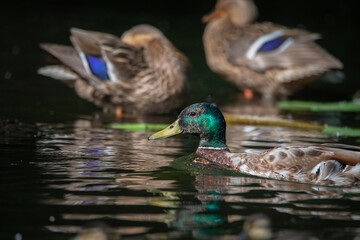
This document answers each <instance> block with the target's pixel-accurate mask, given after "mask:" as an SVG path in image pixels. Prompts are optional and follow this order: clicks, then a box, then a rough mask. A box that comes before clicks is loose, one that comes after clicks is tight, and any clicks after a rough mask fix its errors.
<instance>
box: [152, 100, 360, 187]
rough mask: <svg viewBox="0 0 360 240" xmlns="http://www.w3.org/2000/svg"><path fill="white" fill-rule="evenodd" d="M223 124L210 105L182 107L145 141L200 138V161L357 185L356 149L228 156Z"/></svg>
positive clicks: (359, 163) (359, 162)
mask: <svg viewBox="0 0 360 240" xmlns="http://www.w3.org/2000/svg"><path fill="white" fill-rule="evenodd" d="M225 131H226V123H225V119H224V117H223V115H222V113H221V111H220V110H219V109H218V108H217V107H216V106H215V105H213V104H209V103H197V104H193V105H191V106H189V107H187V108H185V109H184V110H183V111H182V112H181V113H180V115H179V116H178V119H177V120H176V121H175V122H174V123H173V124H171V125H170V126H169V127H167V128H165V129H164V130H162V131H160V132H157V133H155V134H153V135H151V136H150V137H149V140H152V139H159V138H167V137H170V136H173V135H177V134H180V133H188V134H193V135H196V136H199V137H200V144H199V146H198V148H197V150H196V156H197V158H198V159H200V162H201V161H205V162H209V163H212V164H216V165H219V166H222V167H226V168H230V169H233V170H236V171H239V172H241V173H245V174H250V175H254V176H259V177H265V178H271V179H278V180H286V181H294V182H301V183H311V184H318V185H349V184H354V183H358V182H360V147H355V146H348V145H342V144H320V145H317V146H284V147H277V148H274V149H270V150H266V151H264V152H262V153H258V154H256V153H232V152H230V150H229V148H228V147H227V145H226V135H225Z"/></svg>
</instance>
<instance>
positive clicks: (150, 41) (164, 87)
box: [38, 25, 189, 114]
mask: <svg viewBox="0 0 360 240" xmlns="http://www.w3.org/2000/svg"><path fill="white" fill-rule="evenodd" d="M70 39H71V42H72V44H73V45H74V47H70V46H62V45H57V44H42V45H41V47H42V48H43V49H45V50H46V51H48V52H49V53H51V54H52V55H54V56H55V57H56V58H58V59H59V60H60V61H61V62H62V63H63V64H64V65H60V66H46V67H43V68H40V69H39V71H38V72H39V73H40V74H42V75H45V76H50V77H53V78H55V79H60V80H62V81H63V82H65V83H68V84H69V85H71V86H73V87H74V89H75V91H76V92H77V93H78V95H79V96H80V97H82V98H84V99H87V100H89V101H91V102H94V103H95V104H97V105H99V106H102V107H104V108H110V109H116V108H117V109H121V110H122V111H124V112H126V113H139V114H162V113H167V112H169V111H171V110H173V109H174V108H178V107H179V106H181V104H182V103H183V101H184V95H185V94H186V92H187V85H188V78H187V70H188V66H189V65H188V60H187V58H186V57H185V56H184V55H183V54H182V53H180V52H179V51H178V50H177V49H176V48H175V47H174V46H173V45H172V44H171V43H170V42H169V40H168V39H167V38H166V37H165V36H164V35H163V34H162V33H161V32H160V31H159V30H158V29H157V28H155V27H153V26H150V25H137V26H135V27H133V28H131V29H130V30H128V31H126V32H125V33H124V34H123V35H122V37H121V38H118V37H116V36H113V35H110V34H107V33H101V32H93V31H85V30H81V29H76V28H72V29H71V37H70Z"/></svg>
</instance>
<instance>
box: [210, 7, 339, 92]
mask: <svg viewBox="0 0 360 240" xmlns="http://www.w3.org/2000/svg"><path fill="white" fill-rule="evenodd" d="M256 17H257V9H256V6H255V5H254V3H253V1H252V0H218V1H217V4H216V6H215V11H214V12H213V13H212V14H209V15H207V16H205V17H204V18H203V21H204V22H206V23H207V25H206V28H205V32H204V35H203V42H204V48H205V54H206V60H207V63H208V65H209V67H210V68H211V70H212V71H214V72H216V73H218V74H220V75H222V76H223V77H224V78H225V79H227V80H228V81H230V82H233V83H234V84H235V85H237V87H238V88H240V89H251V90H253V91H255V92H258V93H260V94H262V95H263V97H265V98H273V97H276V96H278V97H286V96H288V95H290V94H292V93H293V92H294V91H296V90H298V89H300V88H301V87H303V86H304V85H305V84H306V83H308V82H310V81H312V80H314V79H316V78H317V77H319V75H321V74H323V73H324V72H326V71H328V70H329V69H340V68H342V63H341V62H340V61H339V60H337V59H336V58H334V57H333V56H331V55H330V54H329V53H327V52H326V51H325V50H324V49H322V48H321V47H320V46H318V45H317V44H316V43H315V42H314V41H315V40H316V39H318V38H319V35H318V34H314V33H310V32H307V31H304V30H299V29H289V28H286V27H284V26H280V25H277V24H273V23H270V22H265V23H254V21H255V19H256Z"/></svg>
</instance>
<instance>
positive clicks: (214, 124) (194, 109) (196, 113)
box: [149, 103, 227, 148]
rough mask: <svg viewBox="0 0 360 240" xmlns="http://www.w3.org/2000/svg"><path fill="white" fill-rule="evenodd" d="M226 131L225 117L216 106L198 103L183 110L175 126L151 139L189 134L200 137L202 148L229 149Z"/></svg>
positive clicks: (154, 135) (172, 125)
mask: <svg viewBox="0 0 360 240" xmlns="http://www.w3.org/2000/svg"><path fill="white" fill-rule="evenodd" d="M225 130H226V122H225V119H224V116H223V115H222V113H221V112H220V110H219V109H218V108H217V107H216V106H215V105H213V104H210V103H196V104H193V105H191V106H189V107H187V108H185V109H184V110H182V112H181V113H180V114H179V117H178V119H177V120H176V121H175V122H174V123H173V124H171V125H170V126H169V127H167V128H165V129H164V130H162V131H160V132H157V133H155V134H153V135H152V136H150V137H149V139H150V140H151V139H158V138H166V137H170V136H173V135H177V134H180V133H188V134H192V135H196V136H199V137H200V147H213V148H227V146H226V136H225Z"/></svg>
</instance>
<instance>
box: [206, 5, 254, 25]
mask: <svg viewBox="0 0 360 240" xmlns="http://www.w3.org/2000/svg"><path fill="white" fill-rule="evenodd" d="M256 17H257V8H256V6H255V4H254V2H253V0H218V1H217V3H216V6H215V11H214V12H212V13H210V14H208V15H206V16H204V17H203V19H202V20H203V22H205V23H206V22H210V21H212V20H214V19H217V18H227V19H228V20H230V21H231V22H232V23H233V24H235V25H238V26H242V25H246V24H249V23H251V22H253V21H254V20H255V18H256Z"/></svg>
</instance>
